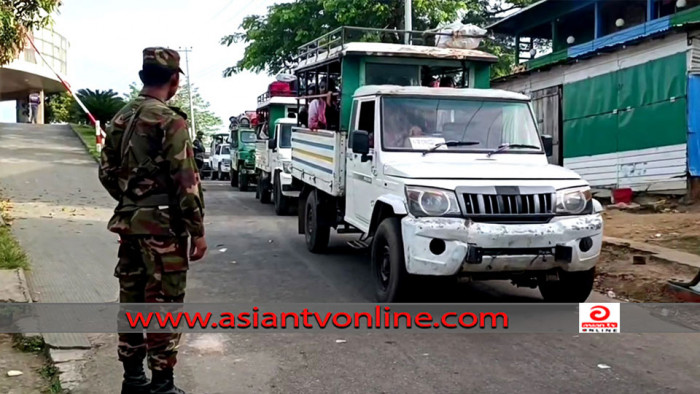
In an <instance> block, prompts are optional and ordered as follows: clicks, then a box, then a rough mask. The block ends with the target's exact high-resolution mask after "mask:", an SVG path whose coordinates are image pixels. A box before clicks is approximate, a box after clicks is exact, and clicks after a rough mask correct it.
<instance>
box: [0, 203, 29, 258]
mask: <svg viewBox="0 0 700 394" xmlns="http://www.w3.org/2000/svg"><path fill="white" fill-rule="evenodd" d="M8 207H9V203H8V202H7V201H0V217H2V219H3V220H1V221H0V269H8V270H9V269H16V268H24V269H27V268H29V260H28V259H27V255H26V254H25V253H24V250H22V248H21V247H20V246H19V243H17V241H16V240H15V238H14V237H13V236H12V233H11V232H10V226H9V225H7V224H3V223H7V222H9V217H8V216H7V209H8Z"/></svg>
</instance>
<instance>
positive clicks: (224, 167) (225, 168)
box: [221, 163, 231, 172]
mask: <svg viewBox="0 0 700 394" xmlns="http://www.w3.org/2000/svg"><path fill="white" fill-rule="evenodd" d="M229 171H231V164H226V163H221V172H229Z"/></svg>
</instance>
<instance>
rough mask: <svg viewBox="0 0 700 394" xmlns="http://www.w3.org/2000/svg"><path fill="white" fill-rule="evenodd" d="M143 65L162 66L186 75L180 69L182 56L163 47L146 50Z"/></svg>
mask: <svg viewBox="0 0 700 394" xmlns="http://www.w3.org/2000/svg"><path fill="white" fill-rule="evenodd" d="M143 65H144V66H146V65H155V66H161V67H165V68H167V69H169V70H172V71H179V72H181V73H183V74H184V72H183V71H182V69H181V68H180V54H179V53H178V52H177V51H176V50H174V49H168V48H163V47H151V48H146V49H144V50H143Z"/></svg>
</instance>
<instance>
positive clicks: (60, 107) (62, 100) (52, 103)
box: [44, 92, 82, 123]
mask: <svg viewBox="0 0 700 394" xmlns="http://www.w3.org/2000/svg"><path fill="white" fill-rule="evenodd" d="M44 103H45V107H44V108H45V110H46V120H47V121H48V122H49V123H69V122H73V121H74V118H73V112H74V111H73V106H74V105H75V100H74V99H73V97H71V96H70V95H69V94H68V93H66V92H63V93H56V94H52V95H49V96H47V97H46V100H45V101H44ZM81 112H82V111H81Z"/></svg>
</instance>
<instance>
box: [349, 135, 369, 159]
mask: <svg viewBox="0 0 700 394" xmlns="http://www.w3.org/2000/svg"><path fill="white" fill-rule="evenodd" d="M352 151H353V153H356V154H358V155H366V154H368V153H369V133H368V132H366V131H364V130H355V131H353V132H352Z"/></svg>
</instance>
